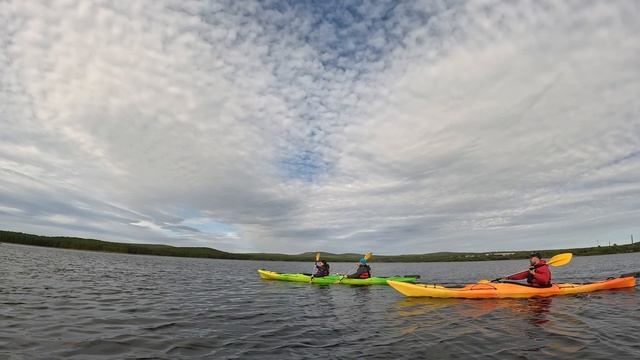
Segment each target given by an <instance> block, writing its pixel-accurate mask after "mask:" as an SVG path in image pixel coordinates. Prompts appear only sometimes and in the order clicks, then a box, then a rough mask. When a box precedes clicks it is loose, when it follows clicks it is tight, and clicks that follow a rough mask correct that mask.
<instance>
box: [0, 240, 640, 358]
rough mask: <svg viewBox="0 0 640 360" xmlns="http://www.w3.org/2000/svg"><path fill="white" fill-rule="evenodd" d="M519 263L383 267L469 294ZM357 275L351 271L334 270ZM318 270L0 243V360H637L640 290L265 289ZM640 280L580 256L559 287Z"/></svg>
mask: <svg viewBox="0 0 640 360" xmlns="http://www.w3.org/2000/svg"><path fill="white" fill-rule="evenodd" d="M526 264H527V262H526V260H523V261H494V262H476V263H421V264H415V263H412V264H376V263H375V262H373V263H372V267H373V271H374V274H375V275H380V276H382V275H396V274H398V275H401V274H421V275H422V277H423V279H422V280H423V281H427V280H428V281H429V282H431V281H435V282H446V283H463V282H469V281H475V280H478V279H481V278H488V279H492V278H495V277H497V276H499V275H504V274H509V273H513V272H516V271H519V270H522V269H523V268H525V267H526ZM332 265H333V266H332V270H333V271H334V272H347V271H348V270H349V269H350V267H351V264H340V263H336V264H332ZM312 267H313V264H311V263H290V262H254V261H227V260H207V259H186V258H169V257H153V256H135V255H122V254H107V253H95V252H85V251H73V250H59V249H49V248H38V247H28V246H19V245H10V244H1V245H0V359H58V358H59V359H127V358H131V359H134V358H146V359H150V358H154V359H155V358H158V359H180V358H211V359H235V358H238V359H247V358H260V359H283V358H296V359H298V358H310V359H311V358H313V359H316V358H327V359H335V358H344V359H347V358H362V357H366V358H369V359H378V358H379V359H402V358H406V359H415V358H429V359H480V358H482V359H485V358H494V359H514V358H520V359H540V358H541V357H544V358H547V359H549V358H558V359H567V358H578V357H580V358H583V359H603V358H620V359H632V358H635V359H638V358H640V297H639V295H640V293H638V291H637V289H635V288H634V289H626V290H618V291H606V292H598V293H592V294H586V295H580V296H571V297H555V298H547V299H530V300H447V299H442V300H439V299H427V298H418V299H407V298H404V297H403V296H401V295H400V294H399V293H397V292H396V291H394V290H393V289H391V288H390V287H386V286H376V287H351V286H343V285H340V286H335V285H334V286H317V285H309V284H301V283H286V282H279V281H264V280H260V278H259V277H258V274H257V273H256V270H257V269H259V268H267V269H272V270H275V271H279V272H310V271H311V270H312ZM631 271H640V254H625V255H608V256H596V257H583V258H575V259H574V260H573V262H572V263H571V264H569V265H567V266H565V267H562V268H553V274H554V277H555V278H556V279H558V280H560V279H566V280H582V281H585V280H588V279H603V278H606V277H608V276H616V275H619V274H621V273H625V272H631Z"/></svg>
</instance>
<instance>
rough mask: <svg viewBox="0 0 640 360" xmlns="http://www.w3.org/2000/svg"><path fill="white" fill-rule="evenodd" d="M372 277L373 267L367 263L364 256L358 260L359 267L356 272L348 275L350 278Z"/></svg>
mask: <svg viewBox="0 0 640 360" xmlns="http://www.w3.org/2000/svg"><path fill="white" fill-rule="evenodd" d="M370 277H371V267H370V266H369V265H368V264H367V259H365V258H362V259H360V261H359V262H358V269H357V270H356V272H355V273H353V274H351V275H347V278H349V279H368V278H370Z"/></svg>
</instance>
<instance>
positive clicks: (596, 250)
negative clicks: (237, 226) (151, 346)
mask: <svg viewBox="0 0 640 360" xmlns="http://www.w3.org/2000/svg"><path fill="white" fill-rule="evenodd" d="M3 242H4V243H12V244H22V245H33V246H42V247H52V248H61V249H72V250H89V251H100V252H111V253H122V254H137V255H156V256H175V257H189V258H208V259H229V260H262V261H313V260H314V259H315V252H309V253H304V254H297V255H288V254H271V253H245V254H243V253H230V252H226V251H220V250H216V249H211V248H206V247H175V246H169V245H153V244H129V243H118V242H110V241H102V240H95V239H84V238H76V237H60V236H40V235H32V234H25V233H21V232H13V231H0V243H3ZM536 250H537V251H540V253H541V254H542V256H543V257H546V258H548V257H551V256H553V255H555V254H557V253H561V252H571V253H573V254H574V255H576V256H593V255H608V254H624V253H634V252H640V243H634V244H626V245H617V244H613V245H611V246H597V247H586V248H567V249H553V250H538V249H536ZM529 252H530V251H494V252H482V253H470V252H469V253H466V252H465V253H462V252H438V253H429V254H410V255H374V260H375V262H452V261H490V260H514V259H523V258H526V257H527V255H528V254H529ZM360 256H361V255H359V254H330V253H322V258H323V259H326V260H327V261H332V262H355V261H357V260H358V258H359V257H360Z"/></svg>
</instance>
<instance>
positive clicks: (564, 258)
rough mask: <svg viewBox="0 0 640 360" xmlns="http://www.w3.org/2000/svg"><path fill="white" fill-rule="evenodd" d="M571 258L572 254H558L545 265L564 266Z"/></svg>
mask: <svg viewBox="0 0 640 360" xmlns="http://www.w3.org/2000/svg"><path fill="white" fill-rule="evenodd" d="M571 258H573V254H572V253H562V254H558V255H556V256H554V257H552V258H551V259H549V261H547V265H551V266H564V265H567V264H568V263H570V262H571Z"/></svg>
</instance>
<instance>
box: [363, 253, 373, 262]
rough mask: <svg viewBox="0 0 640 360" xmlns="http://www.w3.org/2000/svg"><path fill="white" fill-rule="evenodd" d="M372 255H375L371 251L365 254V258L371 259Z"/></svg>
mask: <svg viewBox="0 0 640 360" xmlns="http://www.w3.org/2000/svg"><path fill="white" fill-rule="evenodd" d="M372 257H373V254H372V253H371V252H368V253H367V255H365V256H364V259H365V260H367V261H369V260H371V258H372Z"/></svg>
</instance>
